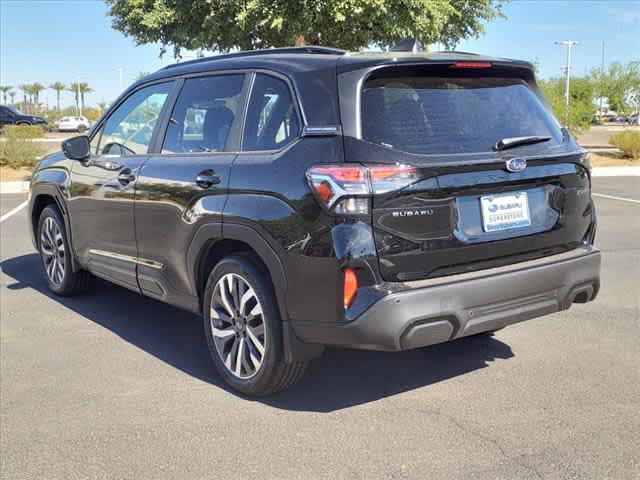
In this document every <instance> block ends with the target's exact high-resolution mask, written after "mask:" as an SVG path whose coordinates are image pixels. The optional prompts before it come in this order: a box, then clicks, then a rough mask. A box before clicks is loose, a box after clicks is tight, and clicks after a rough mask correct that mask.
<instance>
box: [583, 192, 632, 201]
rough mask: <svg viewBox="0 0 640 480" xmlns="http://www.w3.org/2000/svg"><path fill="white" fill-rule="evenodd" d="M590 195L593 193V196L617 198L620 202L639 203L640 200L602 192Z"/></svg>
mask: <svg viewBox="0 0 640 480" xmlns="http://www.w3.org/2000/svg"><path fill="white" fill-rule="evenodd" d="M591 195H593V196H594V197H600V198H608V199H609V200H619V201H621V202H629V203H637V204H640V200H635V199H633V198H624V197H616V196H613V195H605V194H604V193H592V194H591Z"/></svg>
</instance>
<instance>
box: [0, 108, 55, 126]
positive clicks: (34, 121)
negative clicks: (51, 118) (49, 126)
mask: <svg viewBox="0 0 640 480" xmlns="http://www.w3.org/2000/svg"><path fill="white" fill-rule="evenodd" d="M5 125H42V126H46V120H45V119H44V118H42V117H38V116H36V115H26V114H24V113H22V112H20V111H18V110H16V109H15V108H13V107H10V106H8V105H0V128H2V127H4V126H5Z"/></svg>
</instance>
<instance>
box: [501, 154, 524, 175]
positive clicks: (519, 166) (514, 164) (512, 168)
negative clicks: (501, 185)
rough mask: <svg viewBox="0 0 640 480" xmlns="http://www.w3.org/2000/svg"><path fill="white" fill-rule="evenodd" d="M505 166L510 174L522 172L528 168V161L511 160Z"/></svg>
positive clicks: (520, 159)
mask: <svg viewBox="0 0 640 480" xmlns="http://www.w3.org/2000/svg"><path fill="white" fill-rule="evenodd" d="M505 164H506V167H507V170H508V171H509V172H521V171H522V170H524V169H525V168H527V161H526V160H525V159H524V158H518V157H516V158H510V159H509V160H507V161H506V162H505Z"/></svg>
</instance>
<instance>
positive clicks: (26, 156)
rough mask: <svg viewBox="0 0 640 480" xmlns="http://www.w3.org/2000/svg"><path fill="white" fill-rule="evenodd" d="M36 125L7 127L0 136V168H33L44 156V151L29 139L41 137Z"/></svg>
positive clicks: (38, 127)
mask: <svg viewBox="0 0 640 480" xmlns="http://www.w3.org/2000/svg"><path fill="white" fill-rule="evenodd" d="M43 133H44V131H43V129H42V127H40V126H37V125H16V126H14V125H7V126H5V127H4V129H3V135H2V136H0V166H3V167H4V166H8V167H12V168H21V167H33V166H34V165H35V164H36V162H37V161H38V160H39V159H40V157H42V155H44V149H43V148H42V147H41V146H40V145H38V144H37V143H35V142H32V141H31V139H34V138H40V137H42V135H43Z"/></svg>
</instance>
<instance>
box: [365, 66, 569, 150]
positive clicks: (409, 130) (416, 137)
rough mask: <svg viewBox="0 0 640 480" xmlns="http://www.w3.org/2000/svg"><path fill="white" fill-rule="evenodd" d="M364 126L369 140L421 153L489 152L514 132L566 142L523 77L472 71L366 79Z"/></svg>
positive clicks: (557, 126)
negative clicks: (455, 74) (456, 74)
mask: <svg viewBox="0 0 640 480" xmlns="http://www.w3.org/2000/svg"><path fill="white" fill-rule="evenodd" d="M362 129H363V138H364V139H365V140H369V141H371V142H375V143H378V144H380V145H384V146H387V147H390V148H394V149H398V150H402V151H405V152H410V153H417V154H455V153H479V152H489V151H491V150H492V148H493V146H494V145H495V144H496V142H498V141H499V140H501V139H504V138H514V137H531V136H540V137H550V138H551V142H547V143H556V144H557V143H560V142H562V131H561V129H560V127H559V125H558V124H557V122H556V121H555V120H554V118H553V117H552V116H551V115H550V114H549V113H548V112H547V110H546V109H545V107H544V106H543V105H542V103H541V102H540V100H539V99H538V97H537V96H536V95H535V94H534V93H533V91H531V89H530V88H529V87H528V85H527V83H526V82H525V81H524V80H521V79H518V78H503V77H490V76H473V77H471V76H469V75H468V74H467V75H462V74H460V75H459V76H454V75H451V74H446V75H438V76H433V75H424V74H422V75H421V74H410V75H406V76H400V75H396V76H389V75H383V76H381V77H378V78H373V79H370V80H368V81H367V82H366V83H365V85H364V89H363V92H362ZM520 146H524V145H520Z"/></svg>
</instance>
